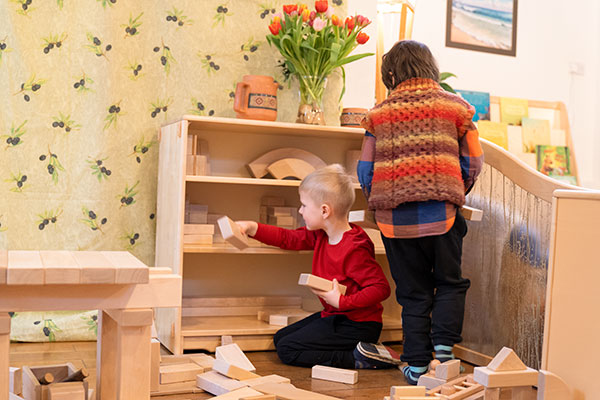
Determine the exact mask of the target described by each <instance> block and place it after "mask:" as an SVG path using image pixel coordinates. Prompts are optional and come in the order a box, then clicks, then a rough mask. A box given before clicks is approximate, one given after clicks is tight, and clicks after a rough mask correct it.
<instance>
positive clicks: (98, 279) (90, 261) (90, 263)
mask: <svg viewBox="0 0 600 400" xmlns="http://www.w3.org/2000/svg"><path fill="white" fill-rule="evenodd" d="M72 254H73V257H75V260H76V261H77V264H79V266H80V267H81V283H94V284H101V283H107V284H111V283H115V280H116V275H117V269H116V267H115V266H114V265H113V264H112V263H111V262H110V261H108V259H107V258H106V257H104V256H103V255H102V254H101V253H100V252H99V251H74V252H72Z"/></svg>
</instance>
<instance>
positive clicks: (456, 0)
mask: <svg viewBox="0 0 600 400" xmlns="http://www.w3.org/2000/svg"><path fill="white" fill-rule="evenodd" d="M447 4H448V5H447V8H446V47H456V48H459V49H465V50H474V51H482V52H487V53H495V54H502V55H506V56H513V57H515V56H516V55H517V0H448V3H447Z"/></svg>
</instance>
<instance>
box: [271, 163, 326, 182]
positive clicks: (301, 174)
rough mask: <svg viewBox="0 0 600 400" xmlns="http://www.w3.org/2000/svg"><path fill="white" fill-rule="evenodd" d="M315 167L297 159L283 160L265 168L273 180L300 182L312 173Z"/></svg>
mask: <svg viewBox="0 0 600 400" xmlns="http://www.w3.org/2000/svg"><path fill="white" fill-rule="evenodd" d="M314 170H315V167H313V166H312V165H310V164H309V163H307V162H306V161H304V160H301V159H299V158H283V159H281V160H277V161H275V162H274V163H272V164H270V165H269V166H268V167H267V171H269V173H270V174H271V175H273V177H274V178H275V179H285V178H296V179H299V180H302V179H304V178H306V176H307V175H308V174H310V173H311V172H313V171H314Z"/></svg>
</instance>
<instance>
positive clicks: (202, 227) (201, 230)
mask: <svg viewBox="0 0 600 400" xmlns="http://www.w3.org/2000/svg"><path fill="white" fill-rule="evenodd" d="M214 233H215V226H214V225H213V224H184V225H183V234H184V235H213V234H214Z"/></svg>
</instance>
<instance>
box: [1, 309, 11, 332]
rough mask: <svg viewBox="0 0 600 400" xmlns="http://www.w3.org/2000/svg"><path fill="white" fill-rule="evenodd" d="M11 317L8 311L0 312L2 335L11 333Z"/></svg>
mask: <svg viewBox="0 0 600 400" xmlns="http://www.w3.org/2000/svg"><path fill="white" fill-rule="evenodd" d="M10 324H11V317H10V315H9V314H7V313H0V335H9V334H10Z"/></svg>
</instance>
